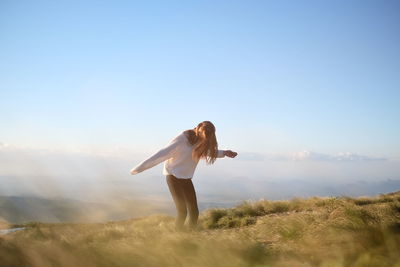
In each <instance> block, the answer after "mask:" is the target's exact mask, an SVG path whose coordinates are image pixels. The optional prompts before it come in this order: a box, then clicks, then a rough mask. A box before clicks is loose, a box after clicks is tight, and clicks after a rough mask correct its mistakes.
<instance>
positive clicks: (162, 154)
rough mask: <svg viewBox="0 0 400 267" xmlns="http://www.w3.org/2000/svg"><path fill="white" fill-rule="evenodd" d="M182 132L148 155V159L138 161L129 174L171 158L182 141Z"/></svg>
mask: <svg viewBox="0 0 400 267" xmlns="http://www.w3.org/2000/svg"><path fill="white" fill-rule="evenodd" d="M182 137H185V136H183V135H182V134H180V135H178V136H177V137H175V138H174V139H172V141H171V142H170V143H169V144H168V145H167V146H166V147H164V148H162V149H160V150H159V151H157V152H156V153H154V154H153V155H152V156H150V157H149V158H148V159H146V160H144V161H142V162H141V163H139V164H138V165H137V166H136V167H134V168H133V169H132V170H131V174H132V175H134V174H138V173H140V172H142V171H144V170H147V169H150V168H151V167H154V166H156V165H157V164H159V163H161V162H163V161H165V160H167V159H169V158H171V157H172V156H173V154H174V152H175V150H176V149H177V148H178V146H179V145H180V144H181V142H182Z"/></svg>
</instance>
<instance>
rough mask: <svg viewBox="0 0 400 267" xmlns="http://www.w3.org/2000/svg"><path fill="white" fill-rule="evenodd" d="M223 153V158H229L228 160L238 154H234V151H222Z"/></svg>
mask: <svg viewBox="0 0 400 267" xmlns="http://www.w3.org/2000/svg"><path fill="white" fill-rule="evenodd" d="M223 151H224V156H227V157H230V158H234V157H236V156H237V154H238V153H236V152H235V151H232V150H223Z"/></svg>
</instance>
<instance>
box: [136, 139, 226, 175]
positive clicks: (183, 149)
mask: <svg viewBox="0 0 400 267" xmlns="http://www.w3.org/2000/svg"><path fill="white" fill-rule="evenodd" d="M193 148H194V146H193V145H191V144H190V143H189V140H188V139H187V137H186V135H185V133H184V132H181V133H180V134H179V135H178V136H176V137H175V138H174V139H172V140H171V142H170V143H169V144H168V145H167V146H166V147H164V148H163V149H161V150H159V151H158V152H156V153H155V154H153V155H152V156H150V157H149V158H148V159H146V160H144V161H142V162H141V163H139V164H138V165H137V166H136V167H134V168H133V169H132V170H131V174H132V175H133V174H138V173H140V172H142V171H144V170H147V169H149V168H151V167H154V166H155V165H157V164H159V163H161V162H163V161H165V160H166V161H165V163H164V169H163V174H164V175H168V174H172V175H173V176H175V177H177V178H185V179H188V178H192V177H193V174H194V171H195V169H196V166H197V163H198V162H199V160H194V159H193V158H192V151H193ZM224 156H225V155H224V151H223V150H218V155H217V157H218V158H223V157H224Z"/></svg>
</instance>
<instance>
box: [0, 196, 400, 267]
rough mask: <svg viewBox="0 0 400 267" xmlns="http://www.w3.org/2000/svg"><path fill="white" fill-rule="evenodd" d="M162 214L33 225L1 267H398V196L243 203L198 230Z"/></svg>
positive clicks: (4, 243) (210, 213)
mask: <svg viewBox="0 0 400 267" xmlns="http://www.w3.org/2000/svg"><path fill="white" fill-rule="evenodd" d="M173 225H174V218H172V217H169V216H163V215H154V216H148V217H144V218H140V219H134V220H128V221H117V222H109V223H97V224H95V223H90V224H89V223H88V224H83V223H80V224H72V223H65V224H62V223H56V224H49V223H29V224H24V225H13V226H14V227H21V226H24V227H27V229H26V230H23V231H19V232H15V233H12V234H8V235H3V236H0V266H2V267H3V266H4V267H6V266H18V267H23V266H35V267H36V266H37V267H39V266H40V267H46V266H76V267H90V266H157V267H158V266H166V267H167V266H174V267H176V266H326V267H327V266H400V192H396V193H391V194H386V195H381V196H378V197H375V198H357V199H353V198H347V197H339V198H336V197H335V198H316V197H315V198H309V199H292V200H290V201H267V200H261V201H256V202H244V203H242V204H241V205H239V206H236V207H234V208H231V209H211V210H207V211H205V212H203V213H202V214H201V216H200V229H199V231H196V232H175V231H174V230H173V229H174V227H173Z"/></svg>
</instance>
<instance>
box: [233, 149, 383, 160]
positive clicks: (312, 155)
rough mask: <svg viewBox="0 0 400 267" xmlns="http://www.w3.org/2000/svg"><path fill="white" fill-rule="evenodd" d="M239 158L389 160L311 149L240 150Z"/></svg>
mask: <svg viewBox="0 0 400 267" xmlns="http://www.w3.org/2000/svg"><path fill="white" fill-rule="evenodd" d="M238 159H240V160H245V161H247V160H249V161H262V160H270V161H333V162H351V161H357V162H362V161H386V160H388V159H387V158H384V157H371V156H365V155H360V154H356V153H351V152H339V153H337V154H334V155H330V154H324V153H318V152H313V151H309V150H303V151H299V152H292V153H270V154H262V153H252V152H244V153H240V152H239V156H238Z"/></svg>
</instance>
